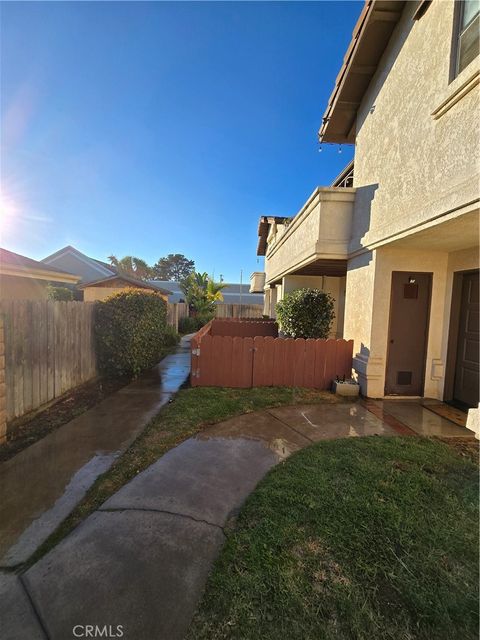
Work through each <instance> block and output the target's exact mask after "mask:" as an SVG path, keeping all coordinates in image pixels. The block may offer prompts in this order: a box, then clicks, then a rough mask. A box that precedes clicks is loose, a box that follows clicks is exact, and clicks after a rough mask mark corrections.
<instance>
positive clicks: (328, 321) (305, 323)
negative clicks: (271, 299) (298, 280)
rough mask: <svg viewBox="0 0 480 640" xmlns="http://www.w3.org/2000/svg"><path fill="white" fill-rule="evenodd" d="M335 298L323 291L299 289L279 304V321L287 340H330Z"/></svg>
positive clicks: (277, 307) (277, 308) (277, 309)
mask: <svg viewBox="0 0 480 640" xmlns="http://www.w3.org/2000/svg"><path fill="white" fill-rule="evenodd" d="M334 302H335V300H334V298H333V297H332V295H331V294H330V293H326V292H325V291H322V290H321V289H297V290H296V291H292V293H289V294H287V295H286V296H285V298H284V299H283V300H280V302H277V305H276V307H275V309H276V311H277V319H278V321H279V323H280V325H281V329H282V331H283V333H284V334H285V336H286V337H287V338H328V334H329V333H330V329H331V326H332V322H333V319H334V318H335V313H334V311H333V309H334Z"/></svg>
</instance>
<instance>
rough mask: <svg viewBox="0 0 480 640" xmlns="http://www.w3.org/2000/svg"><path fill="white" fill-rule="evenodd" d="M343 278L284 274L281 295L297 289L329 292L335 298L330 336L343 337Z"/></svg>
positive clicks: (344, 281) (344, 280) (344, 283)
mask: <svg viewBox="0 0 480 640" xmlns="http://www.w3.org/2000/svg"><path fill="white" fill-rule="evenodd" d="M345 285H346V279H345V278H331V277H328V276H286V277H285V278H283V289H282V297H283V296H285V295H287V294H288V293H291V292H292V291H296V290H297V289H304V288H311V289H321V290H322V291H326V292H327V293H331V294H332V296H333V298H334V300H335V306H334V310H335V318H334V321H333V323H332V329H331V332H330V336H331V337H332V338H343V323H344V310H345Z"/></svg>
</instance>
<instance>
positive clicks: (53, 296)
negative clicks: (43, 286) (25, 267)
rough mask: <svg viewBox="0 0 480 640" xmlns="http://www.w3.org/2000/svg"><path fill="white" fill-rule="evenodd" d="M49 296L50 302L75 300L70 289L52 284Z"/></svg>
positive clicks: (48, 289)
mask: <svg viewBox="0 0 480 640" xmlns="http://www.w3.org/2000/svg"><path fill="white" fill-rule="evenodd" d="M47 296H48V299H49V300H55V301H57V302H70V301H72V300H73V291H72V290H71V289H69V288H68V287H55V286H53V285H52V284H48V285H47Z"/></svg>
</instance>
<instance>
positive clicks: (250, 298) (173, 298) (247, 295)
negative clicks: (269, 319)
mask: <svg viewBox="0 0 480 640" xmlns="http://www.w3.org/2000/svg"><path fill="white" fill-rule="evenodd" d="M148 282H149V283H150V284H156V285H159V286H160V287H166V288H167V289H169V290H170V291H171V292H172V293H171V295H170V296H169V298H168V301H169V302H185V294H184V293H183V291H182V289H181V287H180V282H175V281H171V280H149V281H148ZM221 293H222V296H223V300H218V301H217V304H258V305H263V297H264V296H263V289H262V290H260V291H258V292H257V293H251V288H250V287H249V285H248V284H242V285H240V284H227V286H226V287H225V289H222V292H221Z"/></svg>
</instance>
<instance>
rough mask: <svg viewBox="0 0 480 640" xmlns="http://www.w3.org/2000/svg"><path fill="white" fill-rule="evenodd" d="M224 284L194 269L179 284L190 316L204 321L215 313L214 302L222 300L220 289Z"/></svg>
mask: <svg viewBox="0 0 480 640" xmlns="http://www.w3.org/2000/svg"><path fill="white" fill-rule="evenodd" d="M226 286H227V285H226V284H225V283H223V282H215V280H214V279H213V278H211V277H210V276H209V275H208V274H207V273H196V272H195V271H194V272H192V273H190V274H189V275H188V276H187V277H186V278H184V279H183V280H182V281H181V284H180V287H181V289H182V291H183V293H184V294H185V300H186V301H187V303H188V307H189V310H190V313H191V314H192V316H193V317H198V318H201V319H204V320H205V321H208V320H210V319H211V318H213V316H214V315H215V302H217V301H219V300H223V295H222V289H224V288H225V287H226Z"/></svg>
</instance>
